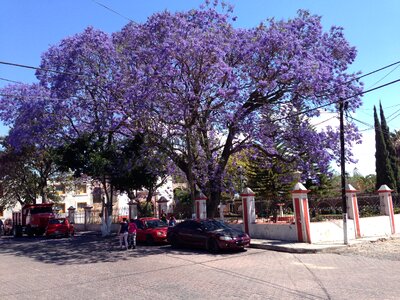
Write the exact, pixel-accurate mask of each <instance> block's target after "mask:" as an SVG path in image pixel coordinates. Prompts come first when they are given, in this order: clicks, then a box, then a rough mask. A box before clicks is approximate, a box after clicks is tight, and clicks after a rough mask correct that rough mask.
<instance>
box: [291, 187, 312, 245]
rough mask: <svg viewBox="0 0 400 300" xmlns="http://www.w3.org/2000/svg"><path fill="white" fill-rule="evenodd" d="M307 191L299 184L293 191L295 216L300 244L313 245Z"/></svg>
mask: <svg viewBox="0 0 400 300" xmlns="http://www.w3.org/2000/svg"><path fill="white" fill-rule="evenodd" d="M309 192H310V191H309V190H307V189H306V188H305V187H304V185H302V184H301V183H300V182H298V183H297V184H296V185H295V186H294V188H293V190H292V198H293V208H294V216H295V221H296V229H297V239H298V241H299V242H306V243H311V234H310V212H309V209H308V198H307V194H308V193H309Z"/></svg>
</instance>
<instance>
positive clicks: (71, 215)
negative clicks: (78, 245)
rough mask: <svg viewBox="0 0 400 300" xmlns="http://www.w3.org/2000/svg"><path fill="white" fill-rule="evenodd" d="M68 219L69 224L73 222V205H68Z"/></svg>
mask: <svg viewBox="0 0 400 300" xmlns="http://www.w3.org/2000/svg"><path fill="white" fill-rule="evenodd" d="M68 221H69V222H70V223H71V224H74V223H75V207H73V206H70V207H69V208H68Z"/></svg>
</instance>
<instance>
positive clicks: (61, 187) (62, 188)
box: [55, 184, 65, 195]
mask: <svg viewBox="0 0 400 300" xmlns="http://www.w3.org/2000/svg"><path fill="white" fill-rule="evenodd" d="M55 188H56V192H57V194H58V195H64V194H65V186H64V185H63V184H57V185H56V186H55Z"/></svg>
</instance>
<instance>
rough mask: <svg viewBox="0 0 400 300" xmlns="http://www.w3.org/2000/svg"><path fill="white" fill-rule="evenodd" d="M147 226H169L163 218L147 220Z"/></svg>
mask: <svg viewBox="0 0 400 300" xmlns="http://www.w3.org/2000/svg"><path fill="white" fill-rule="evenodd" d="M146 224H147V227H149V228H157V227H165V226H168V225H167V224H166V223H164V222H163V221H161V220H148V221H146Z"/></svg>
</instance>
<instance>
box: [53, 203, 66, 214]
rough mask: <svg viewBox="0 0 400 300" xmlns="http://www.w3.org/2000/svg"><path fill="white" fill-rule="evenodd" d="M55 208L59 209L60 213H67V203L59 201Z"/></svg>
mask: <svg viewBox="0 0 400 300" xmlns="http://www.w3.org/2000/svg"><path fill="white" fill-rule="evenodd" d="M55 209H58V212H59V213H60V214H62V213H65V203H57V205H56V207H55Z"/></svg>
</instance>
